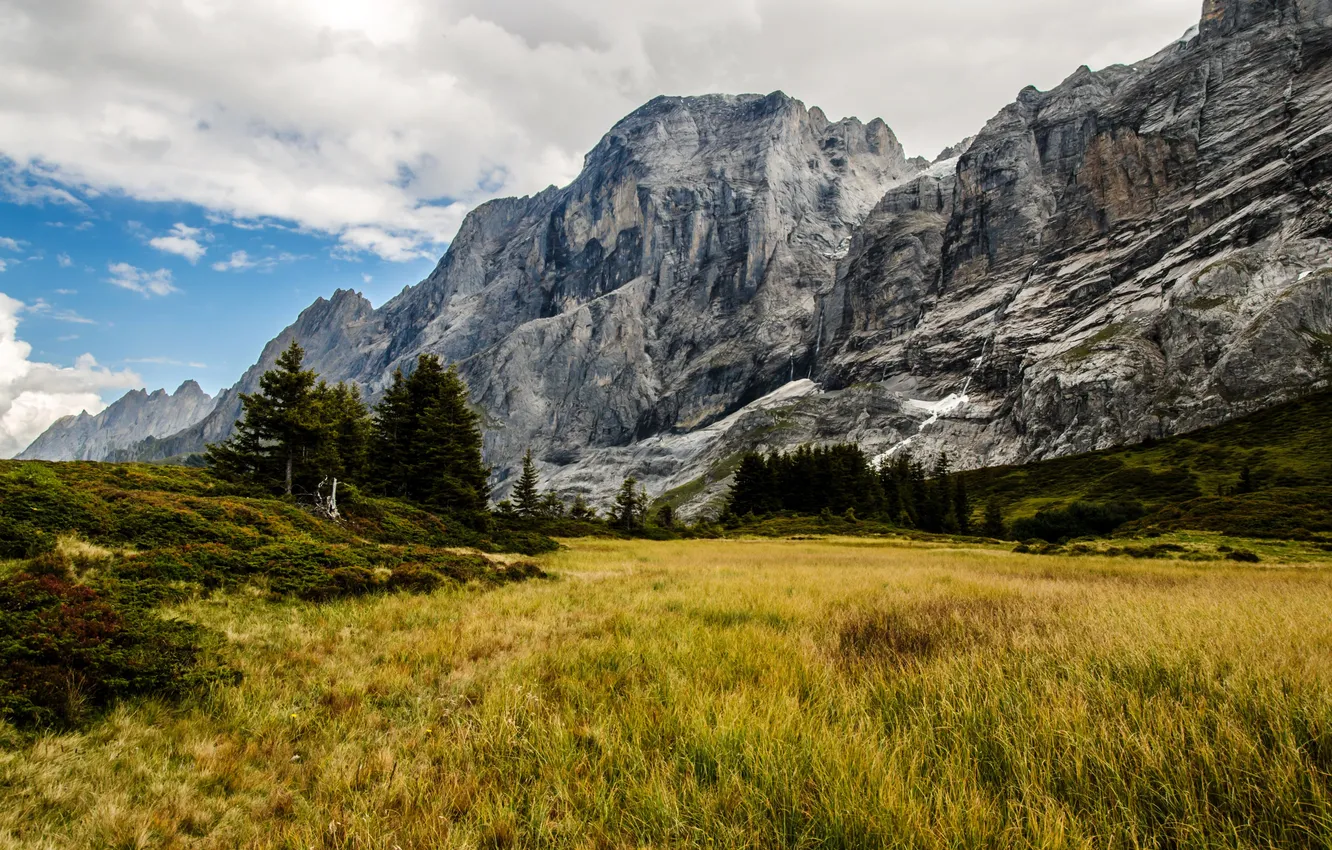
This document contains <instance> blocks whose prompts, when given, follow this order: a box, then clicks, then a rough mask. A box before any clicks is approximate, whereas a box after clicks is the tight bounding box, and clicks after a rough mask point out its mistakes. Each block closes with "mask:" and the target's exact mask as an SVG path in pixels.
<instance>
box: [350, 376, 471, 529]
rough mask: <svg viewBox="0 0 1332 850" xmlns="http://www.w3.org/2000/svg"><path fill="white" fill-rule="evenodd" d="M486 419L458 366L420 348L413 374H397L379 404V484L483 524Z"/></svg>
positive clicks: (376, 441) (376, 451) (375, 454)
mask: <svg viewBox="0 0 1332 850" xmlns="http://www.w3.org/2000/svg"><path fill="white" fill-rule="evenodd" d="M480 424H481V418H480V416H478V415H477V413H476V412H475V411H473V410H472V409H471V406H470V404H469V402H468V393H467V386H466V385H465V384H464V383H463V381H462V378H461V377H459V375H458V373H457V370H455V369H452V368H449V369H445V368H444V366H443V365H442V364H441V363H440V361H439V358H438V357H435V356H434V355H431V354H423V355H421V356H420V358H418V359H417V363H416V369H415V370H414V371H413V372H412V374H411V375H410V376H404V375H403V373H402V372H401V370H399V371H398V372H395V373H394V376H393V383H392V384H391V385H390V386H389V388H388V389H387V390H386V391H385V393H384V398H383V399H382V400H381V401H380V403H379V404H378V405H376V406H375V422H374V433H373V437H372V440H371V444H372V447H373V451H372V454H373V463H372V466H373V469H374V476H375V478H376V479H377V482H376V483H377V484H378V489H379V490H380V491H381V492H384V493H386V494H387V495H390V496H397V497H399V498H405V499H411V500H413V501H416V502H420V503H422V504H425V505H429V506H430V507H433V508H436V509H439V510H446V511H450V512H452V513H454V514H456V515H458V516H459V517H460V518H463V519H465V520H467V521H469V522H472V523H473V524H484V522H485V518H484V517H485V509H486V501H487V492H488V491H489V486H488V483H489V478H490V471H489V470H488V469H487V468H486V466H485V464H484V463H483V461H482V458H481V448H482V435H481V427H480Z"/></svg>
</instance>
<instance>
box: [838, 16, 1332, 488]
mask: <svg viewBox="0 0 1332 850" xmlns="http://www.w3.org/2000/svg"><path fill="white" fill-rule="evenodd" d="M1330 14H1332V4H1329V3H1327V2H1307V3H1306V2H1299V3H1294V2H1290V3H1287V2H1249V0H1244V1H1243V2H1209V3H1208V4H1207V7H1206V9H1205V11H1204V19H1203V23H1202V27H1201V32H1200V34H1198V35H1196V36H1193V37H1190V38H1188V39H1187V40H1185V41H1182V42H1180V43H1178V44H1176V45H1172V46H1171V47H1169V48H1167V49H1166V50H1165V51H1163V52H1162V53H1160V54H1158V55H1157V56H1155V57H1153V58H1151V59H1149V60H1147V61H1145V62H1143V63H1141V64H1139V65H1137V66H1134V67H1131V68H1126V67H1113V68H1109V69H1106V70H1105V71H1102V72H1099V73H1092V72H1091V71H1089V70H1088V69H1086V68H1082V69H1079V70H1078V71H1077V72H1076V73H1075V74H1073V76H1071V77H1070V78H1069V79H1068V80H1066V81H1065V82H1064V83H1063V84H1062V85H1060V86H1059V87H1058V88H1056V89H1055V90H1053V91H1050V92H1045V93H1042V92H1038V91H1036V90H1035V89H1028V90H1026V91H1024V92H1023V93H1022V94H1021V95H1020V96H1019V98H1018V101H1017V102H1016V103H1014V104H1013V105H1012V106H1010V107H1008V108H1007V109H1005V110H1004V111H1003V112H1002V113H1000V115H998V116H997V117H996V118H995V119H994V120H993V121H991V122H990V124H989V125H988V126H987V127H986V128H985V130H984V131H983V132H982V133H981V135H980V136H979V138H978V139H977V140H976V141H975V142H974V143H973V144H972V145H971V147H970V148H969V149H968V151H967V152H966V153H965V154H964V155H963V156H962V158H961V160H960V161H959V165H958V168H957V173H956V177H955V180H956V185H955V191H954V196H953V200H952V205H953V208H952V210H951V213H950V214H949V215H948V218H947V222H946V224H945V225H944V226H943V228H942V229H941V230H935V229H929V228H926V232H925V233H924V234H922V236H921V237H920V240H921V241H924V239H926V238H939V237H941V238H942V251H941V253H940V255H939V264H940V265H939V268H938V272H937V274H936V275H934V276H933V277H931V275H932V274H933V273H934V269H932V268H921V269H919V270H918V271H917V270H916V269H911V273H909V274H907V275H906V276H905V279H901V278H902V276H901V275H900V272H899V271H895V269H897V268H898V267H896V266H892V265H884V264H880V269H881V272H880V273H879V274H878V275H877V277H876V276H874V275H870V276H869V277H868V278H867V277H866V276H865V275H863V274H858V273H857V269H856V268H855V267H850V268H846V269H844V271H843V273H842V275H841V276H840V277H839V285H838V286H837V287H835V288H834V291H833V293H832V294H831V296H830V297H829V299H827V300H828V301H829V303H837V302H838V301H839V299H840V301H842V302H845V303H850V304H856V303H859V302H865V303H868V304H870V305H871V307H870V309H863V308H859V309H852V310H850V311H849V312H847V313H846V314H845V317H844V320H843V322H842V324H841V325H840V327H839V328H838V329H837V330H836V331H835V333H834V336H835V338H836V339H837V341H838V346H837V348H836V350H835V351H834V352H832V356H831V357H830V358H829V359H827V360H825V361H823V362H822V363H821V369H820V373H819V377H820V378H821V380H822V381H823V382H824V383H825V385H827V386H830V387H838V386H846V385H849V384H852V383H855V382H858V381H866V380H875V379H879V380H882V379H883V378H885V377H892V378H895V379H896V385H897V386H904V385H905V384H909V385H910V389H911V390H912V394H913V395H915V396H916V397H919V398H925V399H934V400H936V401H937V400H940V399H943V398H946V397H947V396H948V395H949V394H966V395H967V396H968V398H967V400H966V403H965V404H961V405H954V409H953V410H952V411H950V415H949V416H946V417H943V418H941V419H940V420H939V421H938V422H936V423H934V424H933V425H932V427H931V429H929V430H927V433H926V434H925V435H923V436H922V437H921V438H919V439H918V440H916V448H917V449H925V450H927V451H942V450H949V451H950V452H951V453H952V454H953V455H954V456H955V457H960V458H961V459H962V460H963V461H964V462H966V463H968V464H969V465H979V464H993V463H1001V462H1011V461H1021V460H1027V459H1032V458H1039V457H1043V456H1049V455H1054V454H1065V453H1071V452H1077V451H1087V450H1091V449H1096V448H1102V447H1106V446H1109V445H1113V444H1118V443H1124V442H1129V441H1136V440H1140V439H1143V438H1146V437H1149V436H1157V435H1161V434H1167V433H1177V432H1180V431H1184V430H1190V429H1193V428H1196V427H1201V426H1203V425H1207V424H1212V423H1215V422H1217V421H1220V420H1222V419H1225V418H1228V417H1231V416H1235V415H1238V414H1240V413H1243V412H1247V411H1250V410H1253V409H1256V408H1259V407H1262V406H1265V405H1269V404H1272V403H1275V402H1276V401H1279V400H1282V399H1284V398H1287V397H1289V396H1291V395H1294V394H1298V393H1299V392H1302V391H1305V390H1307V389H1308V388H1309V387H1310V386H1312V385H1315V384H1319V383H1321V382H1323V381H1325V379H1326V377H1327V375H1328V367H1329V362H1328V353H1329V349H1328V347H1327V344H1326V339H1327V338H1328V337H1327V334H1328V333H1329V331H1332V325H1329V320H1332V315H1330V314H1329V312H1328V303H1329V296H1332V288H1330V287H1332V241H1330V239H1332V205H1330V204H1329V199H1332V180H1329V176H1330V174H1332V133H1330V132H1329V130H1328V128H1329V126H1332V61H1330V60H1332V30H1330V29H1329V15H1330ZM868 235H869V234H867V237H868ZM900 239H901V236H900V232H899V230H898V229H894V230H892V231H890V232H887V233H885V234H884V235H883V236H882V237H880V238H879V239H878V240H877V244H878V245H880V246H884V249H883V251H888V253H889V255H891V256H898V255H896V254H892V253H891V251H889V250H888V249H889V248H890V247H891V246H895V245H897V244H899V243H900ZM894 240H896V241H894ZM870 241H873V240H870ZM874 250H875V248H874V246H873V245H871V246H870V247H868V248H867V249H866V252H867V254H868V253H870V252H873V251H874ZM883 251H881V253H882V252H883ZM894 275H897V277H895V276H894ZM876 281H877V282H882V283H883V284H884V286H883V288H881V289H876ZM884 305H889V306H890V307H891V309H890V310H889V312H888V316H889V318H890V320H891V321H905V319H899V318H898V317H907V316H911V314H912V313H913V311H914V312H915V316H916V318H915V321H914V322H913V324H912V329H911V331H910V333H909V334H908V335H907V337H906V339H905V340H903V341H901V342H900V343H895V341H894V340H888V341H883V340H882V339H881V337H873V336H871V338H870V339H866V335H867V334H874V333H875V332H876V327H875V325H874V319H875V317H878V316H882V315H883V312H884V311H883V308H884ZM880 321H882V319H880ZM866 328H869V330H866ZM879 333H884V332H883V331H879ZM886 333H888V335H890V336H891V335H892V334H893V331H891V330H889V331H886ZM930 412H932V411H930Z"/></svg>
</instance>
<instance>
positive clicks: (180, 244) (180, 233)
mask: <svg viewBox="0 0 1332 850" xmlns="http://www.w3.org/2000/svg"><path fill="white" fill-rule="evenodd" d="M201 234H203V231H202V230H200V229H199V228H197V227H187V226H186V225H184V224H177V225H176V226H174V227H172V228H171V233H170V235H167V236H159V237H157V238H156V239H149V240H148V244H149V245H151V246H153V247H154V248H156V249H157V250H159V251H161V252H162V253H164V254H176V255H177V256H181V257H184V258H185V259H187V260H189V261H190V263H191V264H193V263H197V262H199V260H201V259H202V258H203V255H204V254H207V253H208V249H207V248H205V247H204V246H203V245H201V244H199V238H198V237H199V236H200V235H201Z"/></svg>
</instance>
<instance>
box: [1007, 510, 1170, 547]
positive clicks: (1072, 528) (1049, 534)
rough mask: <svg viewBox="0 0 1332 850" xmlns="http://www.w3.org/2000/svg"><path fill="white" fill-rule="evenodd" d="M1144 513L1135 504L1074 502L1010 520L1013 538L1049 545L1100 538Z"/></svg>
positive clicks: (1144, 511)
mask: <svg viewBox="0 0 1332 850" xmlns="http://www.w3.org/2000/svg"><path fill="white" fill-rule="evenodd" d="M1145 513H1146V510H1145V509H1144V508H1143V506H1142V505H1141V504H1139V503H1137V502H1109V503H1092V502H1074V503H1073V504H1071V505H1069V506H1068V507H1067V508H1059V509H1051V510H1044V511H1041V512H1040V513H1038V514H1036V516H1034V517H1026V518H1022V519H1016V520H1014V521H1013V532H1012V533H1013V536H1014V537H1017V538H1018V539H1019V540H1026V539H1029V538H1035V539H1039V540H1045V541H1047V542H1050V543H1058V542H1060V541H1062V540H1070V539H1073V538H1077V537H1101V536H1104V535H1107V534H1109V533H1111V532H1112V531H1114V530H1115V529H1117V528H1119V527H1120V526H1122V525H1124V524H1125V523H1127V522H1130V521H1132V520H1135V519H1138V518H1140V517H1142V516H1143V515H1144V514H1145Z"/></svg>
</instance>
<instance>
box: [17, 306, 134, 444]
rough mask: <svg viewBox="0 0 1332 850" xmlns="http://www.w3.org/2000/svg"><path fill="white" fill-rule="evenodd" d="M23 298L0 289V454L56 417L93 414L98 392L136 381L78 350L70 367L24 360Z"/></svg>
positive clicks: (98, 402) (29, 350)
mask: <svg viewBox="0 0 1332 850" xmlns="http://www.w3.org/2000/svg"><path fill="white" fill-rule="evenodd" d="M25 309H26V308H25V305H24V304H23V302H21V301H18V300H16V299H13V298H10V297H9V296H7V295H5V294H3V293H0V457H3V458H8V457H13V456H14V455H15V454H17V453H19V452H21V451H22V450H23V449H24V448H26V447H27V446H28V444H29V443H31V442H32V441H33V440H35V439H36V438H37V437H38V435H40V434H41V433H42V432H43V431H45V430H46V429H47V428H48V427H50V425H51V423H53V422H55V421H56V420H57V419H59V418H60V417H62V416H69V415H73V414H77V413H79V412H80V411H84V410H86V411H88V412H89V413H97V412H99V411H101V410H102V408H104V407H105V406H106V405H105V404H104V403H103V402H102V399H101V396H100V395H99V393H100V392H101V391H102V390H109V389H128V388H130V387H135V386H138V385H139V384H140V383H141V381H140V380H139V376H138V375H136V374H134V373H133V372H131V371H120V372H114V371H111V370H109V369H106V368H104V367H102V366H99V365H97V361H96V360H95V359H94V358H93V356H92V355H91V354H84V355H83V356H82V357H80V358H79V359H78V360H77V361H75V364H74V366H73V367H60V366H54V365H52V364H50V363H37V362H33V361H32V360H30V359H29V357H30V356H31V354H32V346H31V345H29V344H28V343H26V342H23V341H22V340H20V339H19V338H18V326H19V315H20V314H21V313H22V312H24V311H25Z"/></svg>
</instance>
